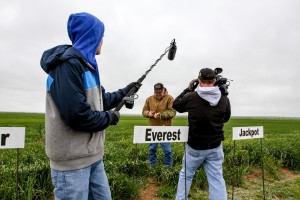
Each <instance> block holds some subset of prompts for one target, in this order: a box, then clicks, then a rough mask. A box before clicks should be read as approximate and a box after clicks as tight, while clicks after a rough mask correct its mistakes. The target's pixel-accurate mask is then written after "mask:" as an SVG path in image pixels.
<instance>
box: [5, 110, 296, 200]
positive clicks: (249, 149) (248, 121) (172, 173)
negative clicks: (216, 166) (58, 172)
mask: <svg viewBox="0 0 300 200" xmlns="http://www.w3.org/2000/svg"><path fill="white" fill-rule="evenodd" d="M173 124H174V125H177V126H186V125H187V119H186V118H185V117H176V118H175V119H174V123H173ZM136 125H147V119H145V118H142V117H140V116H136V117H134V116H124V117H122V118H121V120H120V123H119V124H118V125H117V126H114V127H109V128H108V129H107V131H106V141H105V155H104V165H105V170H106V172H107V176H108V179H109V183H110V187H111V192H112V196H113V199H123V200H124V199H135V198H137V197H138V196H139V192H140V190H141V188H143V187H144V186H146V184H147V181H146V179H147V178H149V177H150V178H152V179H153V180H154V181H155V182H156V183H157V184H158V185H159V186H160V187H159V191H158V194H159V196H160V197H161V198H170V199H171V198H173V199H174V195H175V194H176V187H177V181H178V174H179V171H180V170H181V167H182V157H183V154H184V144H183V143H173V144H172V151H173V167H172V169H169V168H167V167H165V166H164V165H163V164H162V158H163V155H162V151H161V149H159V151H158V157H159V163H158V165H157V166H156V167H155V168H150V166H149V163H148V161H147V158H148V145H147V144H133V129H134V126H136ZM7 126H16V127H26V139H25V148H24V149H20V150H19V168H18V171H19V173H18V175H19V179H18V191H19V199H24V200H27V199H45V200H48V199H49V198H50V196H51V195H52V192H53V186H52V184H51V177H50V168H49V161H48V158H47V157H46V155H45V150H44V149H45V141H44V138H45V129H44V114H30V113H0V127H7ZM241 126H264V138H263V139H262V140H260V139H253V140H243V141H236V142H235V145H234V141H233V140H232V136H231V134H232V127H241ZM224 130H225V136H226V139H225V141H224V143H223V147H224V154H225V161H224V165H223V166H224V178H225V180H226V183H227V185H228V186H235V187H240V186H242V185H243V184H244V176H245V175H246V174H250V173H252V172H253V170H255V169H261V167H262V161H263V163H264V165H263V166H264V170H265V173H266V178H268V179H275V180H276V179H279V178H280V177H279V174H278V171H279V169H280V168H281V167H286V168H289V169H291V170H295V171H299V170H300V157H299V156H300V119H279V118H274V119H272V118H232V119H231V120H230V121H229V123H227V124H226V125H225V127H224ZM16 158H17V150H16V149H1V150H0V197H1V199H15V198H16V191H17V190H16V189H17V188H16V161H17V160H16ZM199 187H200V188H204V189H206V188H207V187H208V186H207V180H206V177H205V173H204V170H203V168H202V167H200V168H199V170H198V171H197V173H196V175H195V178H194V181H193V186H192V190H195V189H196V188H199Z"/></svg>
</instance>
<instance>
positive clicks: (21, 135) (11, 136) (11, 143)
mask: <svg viewBox="0 0 300 200" xmlns="http://www.w3.org/2000/svg"><path fill="white" fill-rule="evenodd" d="M24 144H25V127H18V128H17V127H0V149H17V162H16V199H19V153H20V152H19V149H20V148H24Z"/></svg>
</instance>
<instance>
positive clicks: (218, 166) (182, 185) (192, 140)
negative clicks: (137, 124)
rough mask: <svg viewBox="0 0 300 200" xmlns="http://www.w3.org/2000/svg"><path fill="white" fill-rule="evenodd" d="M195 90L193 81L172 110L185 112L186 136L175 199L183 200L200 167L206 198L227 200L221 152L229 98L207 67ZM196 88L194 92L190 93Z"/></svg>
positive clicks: (200, 74) (178, 98) (199, 77)
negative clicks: (207, 195)
mask: <svg viewBox="0 0 300 200" xmlns="http://www.w3.org/2000/svg"><path fill="white" fill-rule="evenodd" d="M196 81H197V82H198V84H197V85H196V86H197V87H196V88H195V87H194V80H193V81H191V83H190V86H189V87H188V88H186V89H185V90H183V92H182V93H181V94H180V95H179V96H178V97H176V99H175V100H174V103H173V108H174V109H175V110H176V111H178V112H180V113H182V112H188V122H189V137H188V142H187V144H186V146H185V149H186V150H185V155H184V157H183V161H182V169H181V171H180V174H179V180H178V186H177V194H176V200H186V199H187V198H188V194H189V191H190V188H191V185H192V180H193V177H194V175H195V172H196V170H197V169H198V167H199V166H200V165H201V164H203V167H204V170H205V173H206V177H207V180H208V185H209V199H213V200H225V199H227V193H226V185H225V181H224V178H223V170H222V163H223V160H224V153H223V147H222V141H223V140H224V131H223V126H224V123H225V122H227V121H228V120H229V118H230V116H231V107H230V102H229V99H228V97H227V96H226V95H224V94H222V93H221V91H220V89H219V87H218V86H215V85H214V84H215V82H216V77H215V73H214V71H213V70H212V69H210V68H203V69H201V70H200V72H199V76H198V80H196ZM195 89H196V91H194V90H195Z"/></svg>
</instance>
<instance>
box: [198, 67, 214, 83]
mask: <svg viewBox="0 0 300 200" xmlns="http://www.w3.org/2000/svg"><path fill="white" fill-rule="evenodd" d="M215 78H216V75H215V72H214V71H213V70H212V69H210V68H203V69H201V70H200V72H199V76H198V79H199V80H201V81H212V80H214V79H215Z"/></svg>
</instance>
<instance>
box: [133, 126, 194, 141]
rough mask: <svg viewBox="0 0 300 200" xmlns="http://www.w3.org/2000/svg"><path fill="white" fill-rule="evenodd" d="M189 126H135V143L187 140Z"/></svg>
mask: <svg viewBox="0 0 300 200" xmlns="http://www.w3.org/2000/svg"><path fill="white" fill-rule="evenodd" d="M188 132H189V128H188V126H135V127H134V137H133V143H162V142H186V141H187V139H188Z"/></svg>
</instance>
